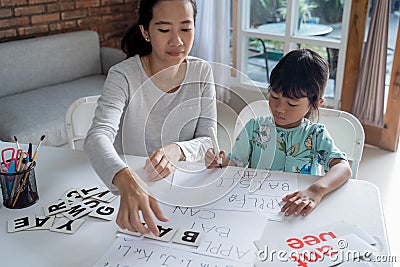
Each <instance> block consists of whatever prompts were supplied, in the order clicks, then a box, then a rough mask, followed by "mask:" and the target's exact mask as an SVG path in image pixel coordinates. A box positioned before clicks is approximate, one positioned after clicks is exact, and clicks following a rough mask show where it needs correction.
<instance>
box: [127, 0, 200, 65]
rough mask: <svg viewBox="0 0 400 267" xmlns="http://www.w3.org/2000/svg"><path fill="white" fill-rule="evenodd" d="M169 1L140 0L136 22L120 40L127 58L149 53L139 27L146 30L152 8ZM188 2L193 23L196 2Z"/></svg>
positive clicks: (151, 14) (148, 47)
mask: <svg viewBox="0 0 400 267" xmlns="http://www.w3.org/2000/svg"><path fill="white" fill-rule="evenodd" d="M163 1H169V0H141V1H140V5H139V9H138V17H139V18H138V21H137V23H135V24H133V25H132V26H130V27H129V28H128V30H127V31H126V32H125V34H124V36H123V37H122V40H121V49H122V51H123V52H124V53H125V54H126V56H127V58H128V57H132V56H135V55H137V54H138V55H139V56H145V55H148V54H150V53H151V44H150V43H149V42H147V41H146V40H145V39H144V38H143V35H142V33H141V31H140V28H139V25H143V27H144V28H145V29H146V30H148V29H149V24H150V21H151V20H152V18H153V8H154V6H155V5H156V4H158V3H159V2H163ZM182 1H188V2H190V3H191V4H192V7H193V21H194V22H196V15H197V4H196V0H182Z"/></svg>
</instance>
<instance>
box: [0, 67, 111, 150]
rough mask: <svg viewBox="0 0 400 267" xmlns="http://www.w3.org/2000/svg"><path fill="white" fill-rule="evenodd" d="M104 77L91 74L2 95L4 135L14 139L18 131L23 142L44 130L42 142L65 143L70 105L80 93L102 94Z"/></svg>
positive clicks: (1, 133) (34, 140)
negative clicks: (18, 92) (66, 120)
mask: <svg viewBox="0 0 400 267" xmlns="http://www.w3.org/2000/svg"><path fill="white" fill-rule="evenodd" d="M105 79H106V76H105V75H92V76H89V77H84V78H81V79H77V80H74V81H71V82H67V83H61V84H58V85H54V86H48V87H43V88H40V89H36V90H31V91H27V92H24V93H20V94H18V95H11V96H6V97H2V98H0V114H1V116H0V125H1V127H0V136H1V139H2V140H3V141H9V142H13V141H14V135H15V136H16V137H17V138H18V141H19V142H20V143H29V142H31V143H34V144H37V143H38V142H39V141H40V137H41V136H42V135H43V134H45V135H46V139H45V141H44V142H43V145H48V146H62V145H64V144H65V143H67V137H66V131H65V126H64V118H65V113H66V112H67V109H68V107H69V106H70V105H71V104H72V103H73V102H74V101H75V100H76V99H78V98H80V97H83V96H90V95H98V94H101V90H102V88H103V84H104V81H105Z"/></svg>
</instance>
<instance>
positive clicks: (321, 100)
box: [317, 98, 325, 107]
mask: <svg viewBox="0 0 400 267" xmlns="http://www.w3.org/2000/svg"><path fill="white" fill-rule="evenodd" d="M324 103H325V99H323V98H320V99H319V100H318V104H317V107H320V106H322V104H324Z"/></svg>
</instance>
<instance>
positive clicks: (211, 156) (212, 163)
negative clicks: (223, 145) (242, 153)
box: [204, 148, 229, 169]
mask: <svg viewBox="0 0 400 267" xmlns="http://www.w3.org/2000/svg"><path fill="white" fill-rule="evenodd" d="M219 156H220V157H221V159H222V167H225V166H228V165H229V159H228V158H227V157H226V153H225V151H223V150H221V151H220V152H219ZM204 163H205V165H206V167H207V169H211V168H215V167H219V164H218V157H217V155H215V153H214V149H212V148H209V149H208V150H207V152H206V156H205V158H204Z"/></svg>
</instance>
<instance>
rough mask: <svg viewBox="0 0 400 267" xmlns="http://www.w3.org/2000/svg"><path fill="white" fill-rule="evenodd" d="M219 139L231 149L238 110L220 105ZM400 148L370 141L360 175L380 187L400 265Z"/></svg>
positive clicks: (399, 264)
mask: <svg viewBox="0 0 400 267" xmlns="http://www.w3.org/2000/svg"><path fill="white" fill-rule="evenodd" d="M218 120H219V122H218V140H219V142H220V146H221V149H224V150H225V151H230V148H231V145H232V141H231V140H232V139H233V138H232V134H233V129H234V125H235V121H236V114H235V113H234V112H233V111H232V109H229V108H225V106H223V105H219V106H218ZM399 174H400V149H399V150H398V151H397V152H389V151H385V150H382V149H379V148H376V147H372V146H368V145H366V146H365V147H364V151H363V157H362V160H361V163H360V167H359V172H358V177H359V179H362V180H366V181H369V182H372V183H374V184H375V185H376V186H377V187H378V188H379V190H380V194H381V200H382V206H383V212H384V215H385V220H386V228H387V234H388V239H389V246H390V251H391V255H390V256H396V258H397V263H394V264H393V266H400V216H399V215H398V213H399V210H400V209H399V203H400V191H399V189H400V175H399ZM371 216H373V214H371Z"/></svg>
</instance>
